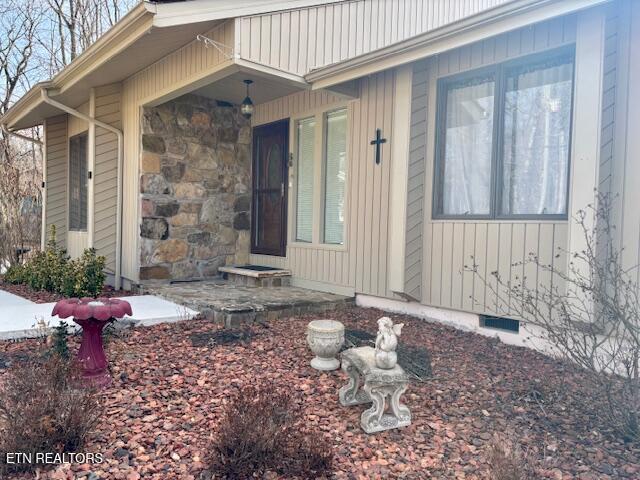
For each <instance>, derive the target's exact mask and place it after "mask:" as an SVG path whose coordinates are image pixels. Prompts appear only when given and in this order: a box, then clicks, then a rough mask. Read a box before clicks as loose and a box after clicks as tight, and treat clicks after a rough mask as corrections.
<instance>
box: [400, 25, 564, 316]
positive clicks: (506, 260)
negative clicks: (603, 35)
mask: <svg viewBox="0 0 640 480" xmlns="http://www.w3.org/2000/svg"><path fill="white" fill-rule="evenodd" d="M575 38H576V18H575V16H574V15H571V16H566V17H562V18H556V19H553V20H550V21H547V22H543V23H539V24H535V25H530V26H528V27H525V28H522V29H519V30H515V31H512V32H508V33H505V34H502V35H498V36H496V37H492V38H487V39H485V40H483V41H481V42H478V43H475V44H472V45H466V46H464V47H460V48H457V49H455V50H452V51H450V52H447V53H445V54H442V55H439V56H437V57H436V58H434V59H432V60H429V61H427V62H423V63H426V65H427V67H426V68H424V67H420V65H421V64H420V63H416V69H415V71H416V72H418V71H420V72H421V73H420V74H418V73H416V74H415V75H416V76H418V77H420V78H414V88H415V86H416V85H420V83H419V82H420V81H422V82H423V83H424V84H425V88H424V90H425V91H426V92H428V93H426V96H427V97H428V98H427V99H426V105H427V107H426V110H427V112H428V113H427V114H426V117H425V118H426V119H425V120H423V119H422V117H420V118H414V116H413V115H412V124H414V123H416V124H417V123H418V122H422V121H424V122H426V124H427V125H426V132H427V133H426V142H427V147H426V159H427V160H426V175H425V178H426V185H427V188H425V189H424V191H425V193H424V199H423V200H424V204H425V209H424V210H425V211H424V217H423V222H424V231H423V243H422V248H423V256H422V264H423V271H422V272H421V273H422V275H421V276H420V280H421V281H422V287H423V288H422V297H421V298H422V303H425V304H427V305H432V306H436V307H443V308H451V309H456V310H465V311H474V312H477V313H494V314H505V312H508V311H509V309H510V306H511V302H512V301H513V299H510V298H509V297H508V296H506V295H504V294H503V293H500V292H499V291H498V290H499V289H498V287H497V284H496V280H495V278H494V277H493V276H492V272H498V274H499V275H500V277H501V278H502V279H504V280H506V281H511V282H523V281H524V282H525V283H526V284H527V285H529V286H531V285H540V284H544V285H546V286H551V285H552V284H553V281H554V279H552V278H550V277H549V276H548V275H547V274H546V273H545V272H543V271H541V270H539V269H537V268H536V267H535V266H533V265H520V266H518V267H516V268H513V267H512V265H513V264H514V263H519V262H525V261H526V260H527V259H528V258H529V255H530V254H534V255H537V256H538V258H540V259H541V261H542V262H545V263H548V264H553V263H555V265H556V266H557V265H565V263H564V262H566V259H565V258H564V255H562V254H561V252H560V250H562V249H566V248H567V234H568V222H566V221H564V222H535V221H527V222H517V221H514V222H508V221H456V220H432V219H431V209H432V199H431V195H432V187H433V160H434V158H433V157H434V151H435V148H434V143H435V140H434V139H435V128H436V125H435V117H436V95H437V92H436V86H435V84H436V82H437V79H438V78H439V77H443V76H447V75H453V74H456V73H460V72H463V71H465V70H470V69H473V68H477V67H481V66H486V65H490V64H493V63H498V62H501V61H504V60H508V59H510V58H515V57H519V56H523V55H527V54H530V53H534V52H540V51H544V50H549V49H553V48H556V47H560V46H562V45H567V44H571V43H574V42H575ZM412 102H413V105H412V112H414V113H415V112H419V111H423V109H424V107H423V105H424V102H425V99H424V98H423V97H422V96H420V95H418V96H417V97H416V96H415V95H414V98H413V100H412ZM417 134H418V132H416V135H417ZM414 138H415V137H414V132H413V129H412V142H413V141H414ZM419 145H420V143H419V142H418V143H417V144H416V146H419ZM412 149H413V147H412ZM418 157H419V155H416V159H417V158H418ZM412 181H414V182H415V180H413V179H412V178H411V177H410V179H409V182H412ZM410 185H412V184H411V183H410ZM411 200H413V201H415V198H413V197H411V196H410V198H409V201H411ZM410 210H411V207H410ZM407 228H409V225H408V227H407ZM558 254H560V256H559V257H558ZM474 264H475V265H477V268H478V271H479V274H480V275H478V276H476V275H474V274H473V273H472V272H471V271H469V269H470V267H471V266H472V265H474ZM411 273H413V272H411Z"/></svg>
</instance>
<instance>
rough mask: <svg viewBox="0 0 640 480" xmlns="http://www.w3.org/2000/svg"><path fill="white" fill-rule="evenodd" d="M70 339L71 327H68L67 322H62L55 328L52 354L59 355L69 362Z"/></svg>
mask: <svg viewBox="0 0 640 480" xmlns="http://www.w3.org/2000/svg"><path fill="white" fill-rule="evenodd" d="M68 337H69V325H67V322H65V321H61V322H60V323H59V324H58V325H56V326H55V327H53V333H52V334H51V338H52V343H51V353H52V354H54V355H58V356H59V357H60V358H62V359H63V360H69V358H70V354H69V342H68Z"/></svg>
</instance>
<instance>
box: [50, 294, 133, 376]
mask: <svg viewBox="0 0 640 480" xmlns="http://www.w3.org/2000/svg"><path fill="white" fill-rule="evenodd" d="M131 314H132V312H131V305H130V304H129V302H127V301H125V300H120V299H117V298H95V299H94V298H68V299H65V300H60V301H59V302H58V303H56V304H55V306H54V307H53V311H52V312H51V316H56V315H58V317H60V318H68V317H73V321H74V322H76V323H77V324H78V325H80V326H81V327H82V343H81V344H80V350H79V351H78V360H79V361H80V364H81V365H82V369H83V372H82V379H83V380H84V382H85V384H87V385H91V386H95V387H106V386H108V385H110V384H111V375H110V374H109V370H108V369H107V366H108V363H107V357H106V355H105V354H104V347H103V345H102V330H103V329H104V327H105V326H106V325H107V324H109V323H111V322H113V321H115V320H117V319H119V318H123V317H124V316H125V315H131Z"/></svg>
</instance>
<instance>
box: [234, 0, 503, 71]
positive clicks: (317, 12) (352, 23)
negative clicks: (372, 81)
mask: <svg viewBox="0 0 640 480" xmlns="http://www.w3.org/2000/svg"><path fill="white" fill-rule="evenodd" d="M508 1H509V0H466V1H464V2H463V1H461V0H406V1H405V0H395V1H394V0H355V1H350V2H340V3H334V4H329V5H320V6H315V7H310V8H304V9H299V10H291V11H285V12H277V13H271V14H266V15H256V16H251V17H244V18H241V19H239V20H238V21H237V25H238V27H237V28H238V32H239V35H238V36H239V38H240V55H241V57H242V58H244V59H247V60H251V61H254V62H259V63H264V64H266V65H270V66H272V67H274V68H278V69H280V70H285V71H288V72H291V73H296V74H299V75H304V74H306V73H308V72H309V71H310V70H311V69H313V68H315V67H320V66H324V65H328V64H331V63H335V62H339V61H341V60H345V59H347V58H350V57H354V56H356V55H361V54H363V53H367V52H370V51H372V50H376V49H378V48H381V47H384V46H387V45H390V44H392V43H395V42H398V41H401V40H404V39H406V38H409V37H412V36H414V35H418V34H420V33H425V32H428V31H430V30H434V29H436V28H439V27H442V26H444V25H447V24H449V23H452V22H455V21H457V20H460V19H462V18H465V17H468V16H471V15H474V14H476V13H479V12H482V11H483V10H487V9H490V8H493V7H496V6H499V5H502V4H504V3H507V2H508Z"/></svg>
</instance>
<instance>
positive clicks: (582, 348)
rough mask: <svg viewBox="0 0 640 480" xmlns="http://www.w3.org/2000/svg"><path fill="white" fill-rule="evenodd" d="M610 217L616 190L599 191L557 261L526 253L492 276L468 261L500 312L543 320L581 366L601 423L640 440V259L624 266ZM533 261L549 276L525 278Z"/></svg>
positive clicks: (560, 349)
mask: <svg viewBox="0 0 640 480" xmlns="http://www.w3.org/2000/svg"><path fill="white" fill-rule="evenodd" d="M611 216H612V198H611V196H610V195H606V194H598V195H597V201H596V202H595V204H593V205H589V206H588V207H587V208H586V209H585V210H582V211H580V212H578V213H577V215H576V217H575V220H576V222H577V224H578V225H579V226H580V227H581V231H582V234H583V235H584V243H583V245H584V246H583V248H582V250H581V251H578V252H572V251H571V252H570V251H566V250H563V249H559V250H558V252H557V255H556V257H555V259H554V261H553V262H552V263H546V262H543V261H541V260H540V259H539V258H538V257H537V256H536V255H534V254H529V258H528V260H527V261H525V262H519V263H514V264H512V265H511V271H510V272H509V275H505V277H507V278H505V277H503V276H502V275H500V274H499V273H498V272H491V275H492V276H493V277H494V279H495V280H494V281H488V280H487V279H485V278H483V277H482V275H481V273H480V268H479V266H478V265H476V264H475V262H474V265H473V266H471V267H466V268H467V269H468V270H470V271H472V272H474V274H476V275H477V276H479V277H480V278H481V280H483V282H484V284H485V286H486V287H487V289H488V290H490V291H492V292H493V294H494V295H495V298H496V299H497V300H496V305H495V310H496V311H498V312H499V313H500V314H504V315H506V316H515V317H518V318H520V319H522V320H524V321H525V322H527V323H532V324H534V325H537V326H539V327H542V335H543V337H544V339H545V340H547V341H548V343H549V344H550V345H551V347H552V349H553V351H554V352H555V353H559V354H561V355H562V356H564V357H565V358H567V359H569V360H571V361H572V362H573V363H575V364H577V365H578V366H580V367H582V368H583V369H584V372H585V378H586V379H587V382H588V385H587V386H588V387H590V396H592V398H591V401H592V403H595V404H596V405H598V408H595V409H594V410H595V411H597V415H598V416H599V417H600V420H601V423H602V425H603V426H606V427H607V428H609V429H611V430H612V431H613V432H615V433H617V434H618V435H619V436H621V437H622V438H623V439H624V440H625V441H639V440H640V290H639V287H640V285H638V280H637V275H638V269H637V266H627V265H625V262H624V259H623V257H622V253H623V249H622V248H619V247H617V246H616V243H615V238H616V229H615V227H614V226H613V225H612V223H611ZM563 259H566V260H567V261H563ZM528 267H533V268H532V269H531V270H534V271H536V272H538V273H537V274H538V277H546V278H547V279H551V282H546V283H543V282H540V283H536V282H535V281H532V280H531V279H528V278H526V277H525V276H524V275H523V272H524V271H525V270H526V268H528ZM511 278H513V280H511ZM505 305H506V306H508V307H504V306H505Z"/></svg>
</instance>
